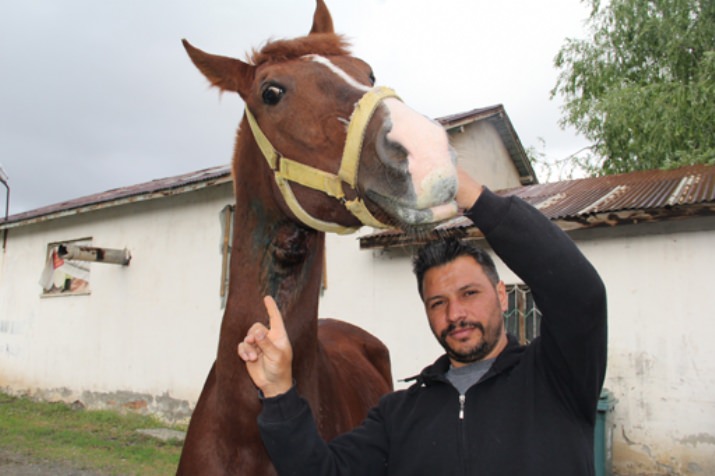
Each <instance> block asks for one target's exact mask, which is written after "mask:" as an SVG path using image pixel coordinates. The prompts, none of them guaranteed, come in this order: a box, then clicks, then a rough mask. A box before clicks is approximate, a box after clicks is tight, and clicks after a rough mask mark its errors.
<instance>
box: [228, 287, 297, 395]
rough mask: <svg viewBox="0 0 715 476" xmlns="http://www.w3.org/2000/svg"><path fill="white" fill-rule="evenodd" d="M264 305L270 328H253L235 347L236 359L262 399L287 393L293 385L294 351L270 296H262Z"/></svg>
mask: <svg viewBox="0 0 715 476" xmlns="http://www.w3.org/2000/svg"><path fill="white" fill-rule="evenodd" d="M263 302H264V304H265V306H266V311H268V322H269V326H270V328H267V327H266V326H265V325H263V324H262V323H260V322H256V323H255V324H253V325H252V326H251V328H250V329H249V330H248V333H247V334H246V337H245V338H244V339H243V341H242V342H241V343H239V344H238V355H239V357H240V358H241V359H243V361H244V362H246V369H247V370H248V374H249V375H250V376H251V379H252V380H253V383H254V384H255V385H256V387H258V388H260V389H261V391H262V392H263V395H264V396H266V397H274V396H276V395H280V394H282V393H285V392H287V391H288V390H290V388H291V386H292V385H293V375H292V369H291V365H292V361H293V348H292V347H291V344H290V340H289V339H288V334H287V333H286V329H285V325H284V323H283V317H282V316H281V313H280V311H279V310H278V306H277V305H276V302H275V301H274V300H273V298H272V297H271V296H265V297H264V298H263Z"/></svg>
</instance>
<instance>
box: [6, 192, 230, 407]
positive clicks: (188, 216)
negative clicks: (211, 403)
mask: <svg viewBox="0 0 715 476" xmlns="http://www.w3.org/2000/svg"><path fill="white" fill-rule="evenodd" d="M231 200H232V193H231V185H230V184H225V185H222V186H219V187H213V188H209V189H204V190H201V191H197V192H194V193H190V194H184V195H179V196H173V197H169V198H162V199H156V200H151V201H146V202H140V203H135V204H133V205H131V206H122V207H115V208H109V209H105V210H99V211H94V212H90V213H85V214H81V215H76V216H72V217H67V218H62V219H57V220H53V221H51V222H45V223H39V224H34V225H28V226H22V227H19V228H15V229H11V230H10V234H9V239H8V247H7V250H6V252H5V253H4V254H3V256H2V261H0V388H2V389H6V390H8V391H12V392H16V393H19V392H27V393H32V394H38V396H41V397H45V398H53V397H54V398H62V399H63V400H66V401H73V400H75V399H77V400H81V401H82V402H84V403H85V404H88V405H90V406H94V407H101V406H104V405H112V404H118V405H121V404H124V405H129V406H131V407H133V408H140V409H141V408H143V407H147V409H148V410H149V411H152V412H155V413H158V414H160V415H164V416H166V417H169V418H182V417H183V418H186V417H188V416H189V411H190V407H192V406H193V404H194V402H195V401H196V399H197V398H198V394H199V392H200V390H201V387H202V385H203V382H204V380H205V378H206V375H207V374H208V371H209V369H210V367H211V364H212V362H213V360H214V358H215V353H216V346H217V342H218V332H219V324H220V319H221V316H222V310H221V300H220V297H219V286H220V270H221V249H220V243H221V224H220V219H219V213H220V211H221V209H222V208H223V207H224V206H225V205H227V204H228V203H230V202H231ZM85 237H91V238H92V245H93V246H99V247H104V248H118V249H123V248H125V247H126V248H128V249H129V250H130V252H131V255H132V260H131V263H130V265H129V266H127V267H123V266H119V265H110V264H102V263H92V264H91V265H90V267H91V270H90V289H91V294H90V295H77V296H58V297H42V296H41V294H42V289H41V286H40V285H39V284H38V281H39V278H40V275H41V273H42V270H43V267H44V266H45V255H46V252H47V245H48V244H49V243H51V242H58V241H65V240H73V239H77V238H85Z"/></svg>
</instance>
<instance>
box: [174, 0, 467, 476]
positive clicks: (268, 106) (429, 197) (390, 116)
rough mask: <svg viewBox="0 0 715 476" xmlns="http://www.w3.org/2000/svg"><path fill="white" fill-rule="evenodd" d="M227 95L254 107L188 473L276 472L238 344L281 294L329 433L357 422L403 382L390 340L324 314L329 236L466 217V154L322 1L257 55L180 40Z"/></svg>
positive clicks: (299, 367)
mask: <svg viewBox="0 0 715 476" xmlns="http://www.w3.org/2000/svg"><path fill="white" fill-rule="evenodd" d="M182 41H183V45H184V48H185V49H186V51H187V53H188V55H189V57H190V59H191V60H192V62H193V63H194V65H195V66H196V67H197V68H198V69H199V71H200V72H201V73H202V74H203V75H204V76H205V77H206V78H207V79H208V80H209V82H210V83H211V84H212V85H213V86H215V87H217V88H219V89H220V90H221V91H222V92H235V93H238V94H239V95H240V97H241V98H242V100H243V102H244V103H245V110H244V115H243V117H242V119H241V122H240V125H239V130H238V134H237V138H236V142H235V148H234V156H233V161H232V176H233V183H234V194H235V200H236V202H235V214H234V220H235V222H234V224H235V226H234V232H233V236H232V240H233V245H232V254H231V261H230V275H229V283H230V284H229V294H228V298H227V302H226V308H225V313H224V316H223V320H222V323H221V329H220V335H219V345H218V351H217V356H216V360H215V362H214V364H213V366H212V368H211V370H210V372H209V374H208V377H207V379H206V382H205V384H204V387H203V390H202V391H201V394H200V396H199V399H198V401H197V404H196V406H195V409H194V411H193V415H192V418H191V421H190V423H189V427H188V431H187V435H186V439H185V442H184V446H183V449H182V454H181V458H180V462H179V466H178V470H177V474H182V475H184V474H186V475H196V474H241V475H251V476H253V475H272V474H275V470H274V468H273V466H272V465H271V463H270V460H269V457H268V455H267V453H266V451H265V449H264V447H263V444H262V442H261V439H260V435H259V432H258V427H257V422H256V419H257V416H258V414H259V412H260V406H261V403H260V399H259V395H258V392H257V390H256V388H255V387H254V385H253V384H252V382H251V380H250V378H249V376H248V373H247V371H246V369H245V365H244V364H243V362H242V361H241V360H240V359H239V358H238V356H237V354H236V346H237V344H238V343H239V342H240V341H241V340H242V339H243V337H244V336H245V335H246V332H247V330H248V328H249V327H250V326H251V325H252V324H253V323H254V322H256V321H259V320H263V321H264V322H267V315H266V311H265V308H264V305H263V300H262V298H263V296H264V295H271V296H273V297H274V298H275V300H276V302H277V303H278V306H279V308H280V310H281V313H282V315H283V316H284V319H285V322H286V329H287V332H288V335H289V337H290V340H291V342H292V344H293V349H294V361H293V375H294V378H295V384H296V385H297V388H298V390H299V392H300V393H301V395H303V396H304V397H305V398H306V399H307V401H308V402H309V404H310V406H311V408H312V411H313V413H314V415H315V417H316V423H317V426H318V429H319V431H320V433H321V435H322V436H323V437H324V438H325V439H327V440H329V439H331V438H333V437H334V436H336V435H338V434H340V433H342V432H344V431H347V430H349V429H351V428H353V427H354V426H356V425H357V424H359V423H360V422H361V421H362V420H363V419H364V417H365V416H366V414H367V410H368V409H369V408H370V407H371V406H373V405H374V404H375V403H377V401H378V399H379V398H380V396H382V395H384V394H385V393H387V392H389V391H391V390H392V376H391V369H390V361H389V353H388V350H387V348H386V347H385V345H384V344H382V342H380V341H379V340H378V339H377V338H376V337H374V336H372V335H371V334H369V333H367V332H366V331H364V330H362V329H360V328H358V327H356V326H353V325H350V324H348V323H345V322H342V321H338V320H333V319H318V300H319V295H320V287H321V275H322V269H323V253H324V240H325V233H326V232H331V233H349V232H352V231H355V230H356V229H358V228H360V227H361V226H363V225H369V226H373V227H379V228H386V227H395V226H401V227H411V226H414V227H419V226H423V225H426V224H429V223H434V222H437V221H440V220H443V219H446V218H449V217H451V216H453V215H454V214H456V211H457V209H456V203H455V202H454V196H455V193H456V168H455V160H456V159H455V155H454V153H453V151H452V149H451V148H450V146H449V142H448V140H447V135H446V133H445V131H444V130H443V128H442V127H441V126H439V125H438V124H437V123H436V122H434V121H432V120H429V119H427V118H426V117H424V116H422V115H420V114H418V113H416V112H415V111H413V110H412V109H410V108H408V107H407V106H406V105H404V103H403V102H402V101H401V100H400V99H399V98H398V97H397V95H396V93H395V92H394V91H392V90H391V89H389V88H385V87H376V86H375V78H374V75H373V73H372V69H371V68H370V66H369V65H368V64H367V63H365V62H364V61H362V60H360V59H358V58H356V57H353V56H351V54H350V51H349V45H348V42H347V41H346V40H345V38H344V37H343V36H342V35H339V34H336V33H335V32H334V29H333V20H332V17H331V15H330V12H329V11H328V8H327V7H326V5H325V4H324V2H323V0H317V5H316V9H315V13H314V15H313V26H312V28H311V30H310V33H309V34H308V35H306V36H304V37H299V38H294V39H289V40H274V41H270V42H267V43H266V44H265V45H264V46H263V47H262V48H261V49H260V50H253V51H252V54H251V55H250V58H249V59H248V61H247V62H244V61H241V60H238V59H234V58H230V57H226V56H219V55H213V54H209V53H206V52H204V51H202V50H200V49H198V48H196V47H194V46H192V45H191V44H190V43H189V42H188V41H186V40H182Z"/></svg>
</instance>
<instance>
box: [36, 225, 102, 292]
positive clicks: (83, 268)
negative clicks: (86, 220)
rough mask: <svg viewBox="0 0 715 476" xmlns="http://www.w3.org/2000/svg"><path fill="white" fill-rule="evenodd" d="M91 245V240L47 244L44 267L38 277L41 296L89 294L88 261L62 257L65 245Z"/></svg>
mask: <svg viewBox="0 0 715 476" xmlns="http://www.w3.org/2000/svg"><path fill="white" fill-rule="evenodd" d="M68 244H71V245H76V246H91V245H92V240H91V239H90V238H85V239H81V240H72V241H63V242H61V243H50V244H49V245H47V257H46V262H45V269H44V271H43V272H42V277H41V278H40V285H41V286H42V295H43V296H65V295H72V294H89V291H90V290H89V263H88V262H86V261H78V260H70V259H64V258H63V257H62V256H63V255H64V254H65V253H66V251H65V246H66V245H68Z"/></svg>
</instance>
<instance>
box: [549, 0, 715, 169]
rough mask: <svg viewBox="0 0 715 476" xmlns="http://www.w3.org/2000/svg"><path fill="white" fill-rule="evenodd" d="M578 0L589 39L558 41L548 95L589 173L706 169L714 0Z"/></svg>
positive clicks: (713, 153) (710, 151)
mask: <svg viewBox="0 0 715 476" xmlns="http://www.w3.org/2000/svg"><path fill="white" fill-rule="evenodd" d="M587 1H590V2H591V3H590V6H591V14H590V16H589V18H588V20H587V26H588V27H589V29H590V34H591V35H592V37H591V39H590V40H589V41H584V40H577V39H567V40H566V43H565V44H564V46H563V47H562V48H561V50H560V51H559V53H558V55H557V56H556V58H555V60H554V64H555V66H556V67H557V68H558V69H559V70H560V74H559V78H558V80H557V83H556V86H555V87H554V89H553V90H552V91H551V95H552V98H553V97H554V96H555V95H556V94H561V95H562V96H563V97H564V100H565V102H564V106H563V113H564V115H563V116H562V119H561V126H562V127H564V126H567V125H571V126H573V127H575V128H576V130H577V131H579V132H580V133H582V134H583V135H584V136H585V137H586V138H587V139H589V140H590V141H592V143H593V145H592V147H591V151H590V153H589V154H588V156H587V157H586V158H585V162H584V164H585V165H586V168H587V169H588V171H589V172H591V173H594V174H612V173H621V172H628V171H632V170H645V169H654V168H672V167H677V166H681V165H688V164H696V163H706V164H715V1H713V0H611V1H610V3H609V4H607V5H605V6H602V5H601V4H600V1H599V0H587ZM581 159H582V160H583V159H584V158H583V157H582V158H581Z"/></svg>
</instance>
